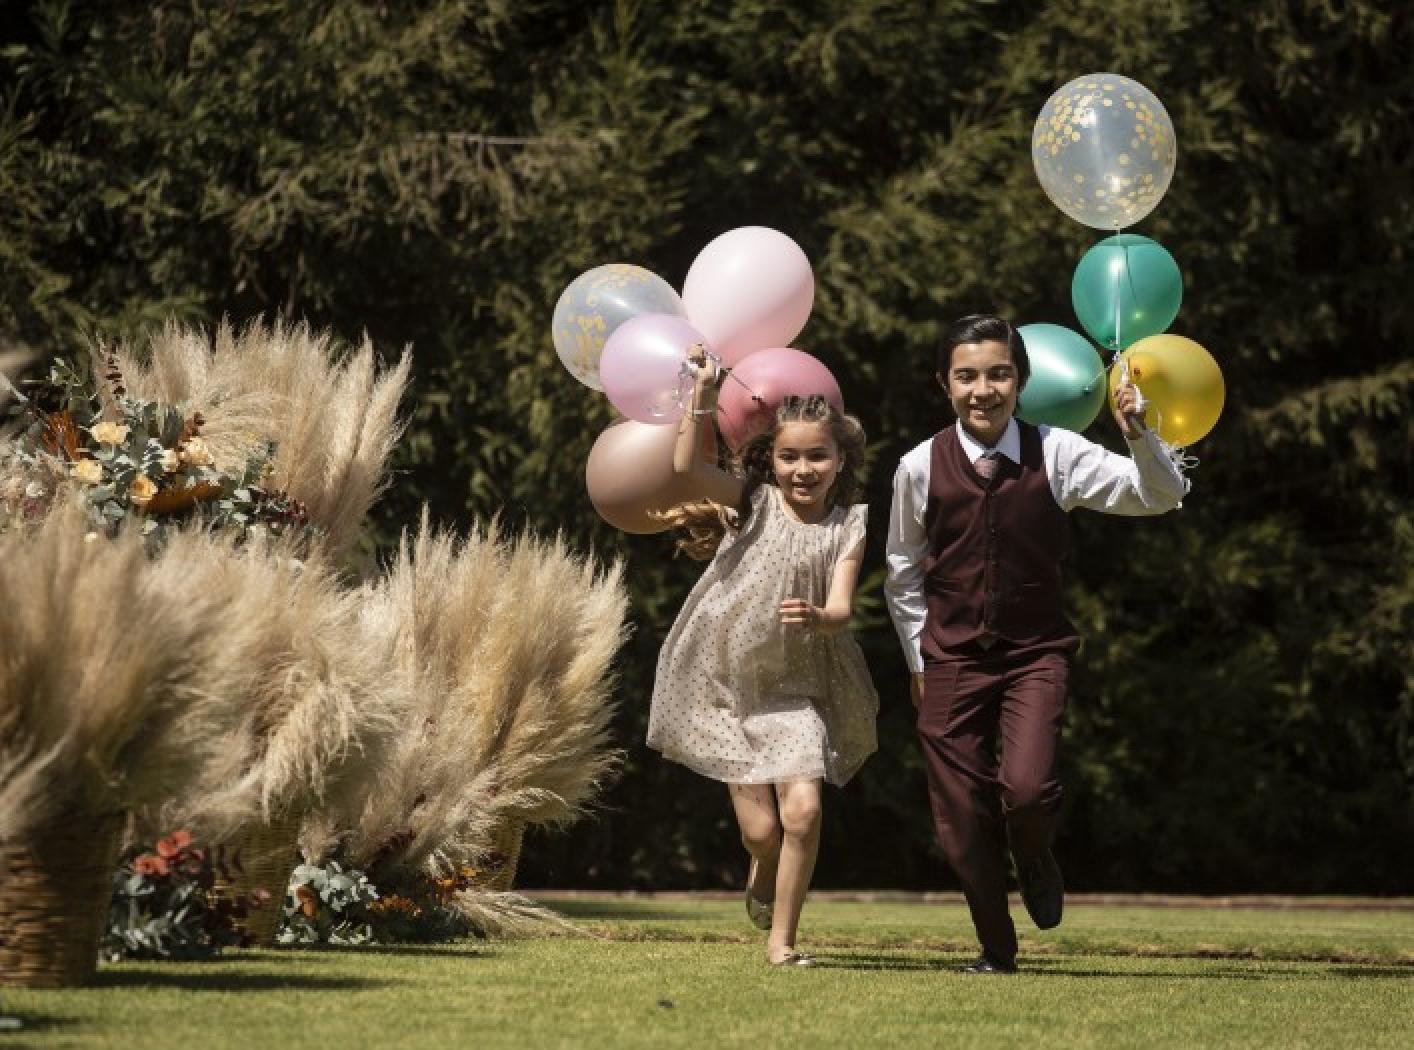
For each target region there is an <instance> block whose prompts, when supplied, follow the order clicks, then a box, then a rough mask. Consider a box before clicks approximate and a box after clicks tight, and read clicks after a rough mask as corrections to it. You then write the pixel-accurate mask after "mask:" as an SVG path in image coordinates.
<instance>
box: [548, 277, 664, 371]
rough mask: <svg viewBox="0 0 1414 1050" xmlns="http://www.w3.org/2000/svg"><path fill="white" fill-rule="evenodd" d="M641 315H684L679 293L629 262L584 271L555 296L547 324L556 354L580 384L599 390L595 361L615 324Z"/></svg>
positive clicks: (597, 367)
mask: <svg viewBox="0 0 1414 1050" xmlns="http://www.w3.org/2000/svg"><path fill="white" fill-rule="evenodd" d="M640 314H673V315H675V316H677V317H685V316H686V315H687V311H686V310H685V309H684V308H683V305H682V300H681V299H680V298H678V293H677V292H675V291H673V286H672V285H670V284H669V283H668V282H667V281H665V280H663V279H662V278H661V277H659V276H658V275H657V274H655V273H651V272H650V271H648V270H645V269H643V267H641V266H633V265H631V264H629V263H609V264H608V265H605V266H596V267H594V269H592V270H588V271H586V272H584V273H582V274H580V275H579V276H578V277H576V278H575V279H574V280H573V281H571V282H570V283H569V286H568V287H566V288H565V290H564V291H563V292H562V293H560V300H559V302H557V303H556V304H555V317H554V320H553V321H552V322H551V328H550V332H551V336H552V337H553V339H554V340H555V353H556V354H558V355H559V357H560V360H561V361H562V362H563V363H564V366H565V367H566V368H568V369H569V371H570V375H572V376H574V377H575V378H576V379H578V380H579V381H580V382H581V383H583V384H584V385H585V386H589V387H593V388H594V389H595V390H603V389H604V385H603V383H601V382H600V381H599V358H600V355H601V354H602V353H603V352H604V343H605V341H606V340H607V339H608V338H609V336H611V335H613V334H614V332H615V330H616V329H617V328H618V327H619V325H621V324H623V323H624V322H625V321H627V320H628V319H629V318H631V317H637V316H639V315H640Z"/></svg>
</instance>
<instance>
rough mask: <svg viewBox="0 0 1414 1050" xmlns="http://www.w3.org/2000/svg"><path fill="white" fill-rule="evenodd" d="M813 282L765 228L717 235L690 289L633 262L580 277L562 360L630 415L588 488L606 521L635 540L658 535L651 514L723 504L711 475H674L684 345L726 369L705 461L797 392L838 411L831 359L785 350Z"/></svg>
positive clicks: (564, 304) (606, 443)
mask: <svg viewBox="0 0 1414 1050" xmlns="http://www.w3.org/2000/svg"><path fill="white" fill-rule="evenodd" d="M814 300H815V278H814V274H813V273H812V272H811V269H810V262H809V260H808V259H806V257H805V253H804V252H803V251H802V250H801V249H800V246H799V245H798V244H796V243H795V241H793V240H791V239H790V238H789V237H787V236H786V235H785V234H783V233H780V232H779V231H777V230H773V229H770V228H768V227H765V226H743V227H741V228H739V229H735V230H730V231H728V232H726V233H724V234H722V235H721V236H720V237H718V238H716V239H715V240H713V241H712V242H711V243H710V244H708V245H707V247H705V248H704V249H702V251H701V252H700V253H699V254H698V256H697V258H696V259H695V260H694V261H693V263H692V266H691V267H690V268H689V269H688V272H687V279H686V280H685V281H684V282H683V286H682V294H681V295H679V294H678V293H677V292H676V291H674V290H673V288H672V286H671V285H669V284H668V282H666V281H664V280H663V279H662V278H661V277H659V276H657V275H656V274H654V273H652V272H650V271H648V270H645V269H643V268H642V267H640V266H633V265H630V264H626V263H612V264H609V265H606V266H596V267H595V268H594V269H592V270H589V271H588V272H586V273H583V274H580V275H579V276H578V277H576V278H575V279H574V280H573V281H571V282H570V284H569V286H568V287H567V288H565V290H564V292H563V293H562V294H561V295H560V299H559V302H558V303H556V305H555V316H554V321H553V337H554V343H555V352H556V353H557V354H558V355H559V358H560V360H561V361H562V362H563V363H564V365H565V367H566V368H567V369H569V372H570V374H571V375H572V376H574V377H575V378H576V379H578V380H579V381H580V382H581V383H583V384H585V385H586V386H589V387H592V388H593V389H595V390H601V391H603V392H604V393H605V394H606V395H608V398H609V400H610V402H612V403H613V405H614V407H615V408H616V409H618V411H619V412H620V413H621V414H622V415H623V416H624V417H625V418H624V419H622V420H619V421H617V422H615V423H612V424H610V426H609V427H608V429H606V430H605V431H604V432H603V433H602V434H600V435H599V437H598V439H597V440H596V441H595V442H594V447H593V448H592V449H591V450H590V453H589V461H588V463H587V464H586V467H585V484H586V487H587V488H588V490H589V498H590V501H591V502H592V503H593V504H594V508H595V510H597V511H598V512H599V514H600V516H601V517H603V518H604V520H606V521H607V522H609V524H611V525H614V526H615V527H617V528H619V529H622V530H623V531H625V532H634V533H652V532H662V531H663V530H664V529H665V528H666V526H665V525H664V524H663V523H662V522H660V521H658V520H656V519H655V518H654V517H653V512H655V511H662V510H666V509H667V508H669V507H671V506H673V505H675V504H677V503H682V502H684V501H686V500H692V499H701V498H704V497H709V496H715V495H717V494H716V493H714V492H712V491H710V487H711V483H710V481H705V480H703V479H704V478H707V477H710V472H706V473H704V474H703V475H700V476H694V475H677V474H675V473H674V471H673V446H674V444H675V442H676V440H677V432H678V427H677V426H674V425H669V424H676V423H677V422H678V421H679V420H680V419H681V417H682V413H683V410H684V406H685V405H686V404H687V402H688V399H689V398H690V396H691V374H690V372H689V371H688V368H687V357H688V351H689V350H690V349H691V348H692V346H694V345H695V344H701V345H703V346H705V347H706V348H707V351H708V354H709V355H710V356H711V357H712V358H713V359H714V360H715V361H716V362H717V364H718V366H719V367H721V368H723V369H725V370H727V377H726V381H725V382H724V384H723V386H722V388H721V392H720V396H719V398H718V403H717V413H716V427H715V428H714V427H713V425H712V421H711V420H710V419H706V418H704V420H703V421H702V424H701V425H702V427H703V435H702V437H703V440H702V442H701V445H702V450H703V456H704V458H706V459H708V460H709V461H710V462H713V463H715V462H716V450H717V444H716V435H717V429H720V432H721V437H722V440H723V441H725V442H726V443H727V446H728V447H729V448H731V449H732V450H733V451H736V450H738V449H740V448H741V447H742V446H744V445H745V444H746V443H747V442H749V441H750V440H751V439H752V438H753V437H756V436H757V435H758V434H760V433H762V432H763V431H764V430H765V429H766V428H767V427H768V426H769V425H770V422H771V419H772V418H773V416H774V414H775V411H776V408H777V406H778V405H779V404H780V402H781V399H782V398H783V397H785V396H786V395H788V394H797V395H802V396H808V395H811V394H819V395H822V396H824V397H826V398H827V399H829V401H830V402H831V403H832V404H834V405H835V406H836V407H837V408H839V409H840V410H841V411H843V409H844V402H843V399H842V397H841V396H840V388H839V384H838V383H837V382H835V378H834V376H832V375H831V374H830V371H829V369H827V368H826V367H825V366H824V365H823V364H821V363H820V361H818V360H817V359H816V358H814V357H812V356H811V355H809V354H807V353H805V352H804V351H801V350H795V349H791V348H790V347H789V346H788V345H787V344H789V343H790V342H791V340H793V339H795V337H796V336H798V335H799V334H800V332H801V329H803V328H804V327H805V322H806V321H807V320H808V319H809V317H810V308H811V306H812V305H813V304H814Z"/></svg>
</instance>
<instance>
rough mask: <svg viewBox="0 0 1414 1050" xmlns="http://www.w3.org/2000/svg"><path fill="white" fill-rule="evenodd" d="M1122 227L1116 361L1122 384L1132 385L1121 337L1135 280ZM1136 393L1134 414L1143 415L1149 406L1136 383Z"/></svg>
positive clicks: (1117, 269) (1117, 278) (1117, 235)
mask: <svg viewBox="0 0 1414 1050" xmlns="http://www.w3.org/2000/svg"><path fill="white" fill-rule="evenodd" d="M1119 231H1120V227H1119V226H1116V227H1115V240H1116V241H1118V242H1119V244H1118V246H1119V252H1120V265H1119V266H1116V267H1115V332H1114V358H1113V360H1114V361H1118V362H1119V365H1120V373H1119V378H1120V384H1121V385H1124V384H1125V383H1132V382H1133V381H1132V380H1131V379H1130V376H1129V358H1127V357H1125V356H1123V348H1124V340H1123V338H1122V336H1121V333H1122V330H1123V325H1124V311H1123V309H1122V308H1121V304H1122V302H1123V298H1124V288H1125V285H1126V284H1128V285H1130V286H1131V287H1132V286H1133V283H1134V282H1133V278H1132V276H1131V274H1130V272H1129V245H1127V244H1125V243H1124V241H1123V240H1121V239H1120V238H1121V236H1122V235H1121V234H1120V232H1119ZM1133 385H1134V393H1135V395H1136V396H1137V400H1136V402H1135V405H1134V414H1135V415H1139V414H1141V413H1142V412H1143V411H1144V410H1145V409H1146V408H1147V407H1148V405H1149V402H1148V401H1147V400H1145V398H1144V392H1143V391H1142V390H1140V389H1139V384H1138V383H1134V384H1133Z"/></svg>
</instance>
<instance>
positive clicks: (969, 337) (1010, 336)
mask: <svg viewBox="0 0 1414 1050" xmlns="http://www.w3.org/2000/svg"><path fill="white" fill-rule="evenodd" d="M986 342H998V343H1002V344H1004V345H1005V346H1006V348H1007V352H1008V353H1010V354H1011V363H1012V364H1014V365H1015V366H1016V388H1017V389H1018V390H1020V389H1021V388H1022V387H1024V386H1026V380H1027V379H1028V378H1029V377H1030V375H1031V358H1029V357H1028V356H1027V355H1026V343H1025V342H1024V341H1023V340H1022V338H1021V333H1020V332H1018V331H1017V330H1016V326H1015V325H1013V324H1012V323H1011V322H1010V321H1008V320H1007V319H1006V318H1005V317H997V316H996V315H995V314H968V315H967V316H966V317H959V318H958V319H957V320H956V321H954V322H953V323H952V324H950V325H948V327H947V329H946V330H945V331H944V332H943V342H942V345H941V346H939V347H938V369H937V370H938V374H939V375H941V376H946V375H947V374H948V370H949V369H951V368H952V352H953V351H954V350H956V349H957V348H958V347H959V346H961V345H962V344H963V343H986Z"/></svg>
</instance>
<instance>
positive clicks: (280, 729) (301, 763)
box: [147, 532, 407, 943]
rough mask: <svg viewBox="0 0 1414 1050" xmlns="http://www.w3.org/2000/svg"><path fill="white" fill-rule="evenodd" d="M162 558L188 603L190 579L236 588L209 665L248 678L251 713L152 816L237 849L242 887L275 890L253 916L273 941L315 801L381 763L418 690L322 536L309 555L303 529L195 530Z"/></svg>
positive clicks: (171, 592) (175, 597)
mask: <svg viewBox="0 0 1414 1050" xmlns="http://www.w3.org/2000/svg"><path fill="white" fill-rule="evenodd" d="M160 564H161V566H162V567H163V569H164V571H163V572H162V573H161V575H160V579H161V580H162V581H163V584H164V586H165V587H166V589H167V593H166V595H165V599H166V600H167V601H170V602H171V603H173V604H174V605H175V606H178V607H179V606H180V604H181V602H182V595H183V594H184V593H185V592H187V591H188V590H193V589H194V590H197V591H200V592H206V593H216V594H220V595H222V596H223V601H222V614H221V615H222V629H221V633H220V638H221V644H220V647H219V649H218V650H216V651H213V652H211V653H209V654H208V655H207V656H206V659H205V662H204V665H205V667H206V668H207V669H208V671H209V672H210V673H212V674H213V675H214V676H215V677H216V678H217V680H219V681H221V682H223V683H228V687H229V688H234V689H235V690H236V692H237V695H239V696H240V697H241V698H242V701H241V710H242V715H241V718H240V720H239V721H238V722H237V723H236V724H235V725H234V726H233V727H232V728H231V730H230V731H229V732H228V734H227V736H226V742H225V747H224V748H223V750H222V752H221V753H220V754H219V755H217V756H214V760H213V761H212V762H210V763H208V764H207V765H206V766H205V767H204V768H203V769H202V770H201V775H200V776H199V777H197V778H195V779H193V780H191V781H190V782H189V783H188V785H187V788H186V790H185V791H183V792H182V793H180V794H174V795H173V796H172V797H171V798H169V799H168V801H167V802H166V803H165V804H164V805H163V806H162V807H160V810H159V811H158V812H157V813H156V814H151V813H150V814H148V815H147V819H148V820H149V821H151V823H152V824H153V825H154V826H155V827H157V828H159V829H161V828H171V827H185V828H190V829H192V830H193V831H194V832H196V833H197V834H198V835H199V836H201V837H202V838H203V839H205V840H207V841H215V842H218V843H221V844H222V845H223V851H224V852H225V853H227V854H230V855H234V856H235V858H236V859H237V861H238V862H239V867H240V871H239V873H238V874H237V875H236V876H234V877H233V878H232V879H231V880H230V882H229V884H228V885H229V888H230V889H232V890H235V891H257V892H258V891H265V892H267V893H269V894H270V895H271V898H272V902H271V904H270V907H268V908H267V909H264V910H262V911H260V912H257V913H255V914H253V915H252V916H251V917H250V919H249V921H248V922H247V930H248V932H249V933H250V934H251V935H252V936H253V937H254V938H255V939H256V940H257V941H258V942H266V943H268V942H269V941H271V940H272V939H273V937H274V935H275V932H276V930H277V928H278V926H279V922H280V918H281V909H282V905H283V902H284V897H285V887H286V883H287V882H288V879H289V874H290V871H291V869H292V868H293V867H294V865H295V863H296V861H297V843H298V838H299V825H300V823H301V821H302V820H303V818H304V815H305V813H306V812H307V811H308V810H309V809H310V808H311V807H312V806H314V805H315V804H316V803H318V802H319V801H320V800H321V799H322V798H323V795H324V792H325V790H326V788H327V787H328V785H329V784H330V783H331V782H333V781H338V780H339V779H340V778H347V777H358V776H360V775H362V773H363V771H364V770H365V769H366V768H367V766H368V764H369V763H370V762H372V763H375V764H376V762H377V759H378V756H379V755H380V754H381V753H382V750H383V748H384V747H385V746H386V744H387V742H388V741H390V740H391V738H392V735H393V733H394V731H395V730H396V729H398V728H399V727H400V726H401V724H402V720H403V718H404V715H405V708H406V705H407V696H406V692H405V690H403V689H402V688H401V683H402V679H401V678H400V677H399V676H397V675H395V674H394V675H390V674H389V673H388V666H389V664H390V663H391V662H392V660H393V653H392V649H391V645H390V644H388V643H390V641H391V639H389V638H386V637H385V638H382V639H380V638H379V637H376V636H370V635H367V634H365V633H363V632H361V631H360V627H359V623H360V602H361V599H360V596H359V594H358V592H357V591H354V590H350V589H349V588H347V587H343V586H341V584H340V582H339V579H338V576H337V573H336V571H335V569H334V567H333V566H332V564H331V563H330V561H329V559H328V557H327V556H326V555H325V554H324V553H322V551H320V550H319V549H318V548H316V549H314V550H312V551H309V552H307V553H303V554H301V553H300V551H299V549H298V547H297V546H296V543H295V542H293V541H289V540H285V541H274V542H270V543H265V544H247V545H245V546H243V547H237V546H236V545H235V544H234V542H233V541H232V540H231V539H229V538H227V537H219V538H215V537H211V536H209V535H206V534H202V533H197V532H184V533H181V534H178V535H177V536H175V537H174V538H173V539H172V540H171V541H170V542H169V543H168V545H167V547H166V549H165V550H164V551H163V552H162V554H161V557H160ZM154 818H155V819H154Z"/></svg>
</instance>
